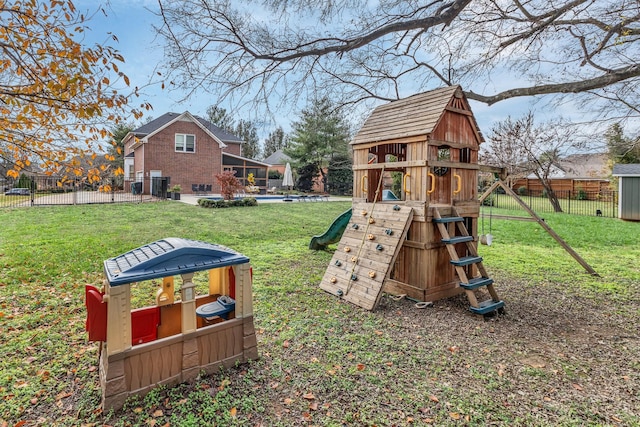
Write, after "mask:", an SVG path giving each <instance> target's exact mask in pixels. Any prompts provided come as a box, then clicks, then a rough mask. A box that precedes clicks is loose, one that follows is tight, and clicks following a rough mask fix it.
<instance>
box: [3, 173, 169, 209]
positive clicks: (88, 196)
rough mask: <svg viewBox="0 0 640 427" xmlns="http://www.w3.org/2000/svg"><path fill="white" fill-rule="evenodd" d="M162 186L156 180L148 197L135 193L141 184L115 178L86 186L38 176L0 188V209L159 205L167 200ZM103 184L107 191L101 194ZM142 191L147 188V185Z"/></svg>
mask: <svg viewBox="0 0 640 427" xmlns="http://www.w3.org/2000/svg"><path fill="white" fill-rule="evenodd" d="M153 179H154V180H155V179H156V178H153ZM148 180H149V179H148V178H147V181H148ZM162 183H163V182H162V180H160V181H159V183H158V184H159V185H153V186H152V187H153V188H154V194H151V195H150V194H142V192H141V191H136V189H138V188H142V184H143V183H142V182H139V183H131V182H124V181H122V179H119V178H114V179H109V180H107V181H103V182H102V183H101V184H87V183H86V181H84V180H82V179H75V180H70V181H66V182H64V183H60V182H59V181H58V180H57V179H56V178H52V177H40V176H38V177H29V179H27V180H25V179H24V178H22V179H21V180H20V182H18V181H15V182H12V181H9V180H7V181H5V182H4V183H3V185H2V187H0V188H2V193H0V208H7V207H26V206H47V205H81V204H101V203H102V204H104V203H125V202H129V203H141V202H149V201H159V200H164V199H166V197H167V184H166V181H165V185H164V186H163V185H162ZM105 184H106V186H107V187H108V191H104V188H105ZM131 184H135V185H131ZM154 184H155V183H154ZM145 187H146V188H149V186H148V185H146V186H145Z"/></svg>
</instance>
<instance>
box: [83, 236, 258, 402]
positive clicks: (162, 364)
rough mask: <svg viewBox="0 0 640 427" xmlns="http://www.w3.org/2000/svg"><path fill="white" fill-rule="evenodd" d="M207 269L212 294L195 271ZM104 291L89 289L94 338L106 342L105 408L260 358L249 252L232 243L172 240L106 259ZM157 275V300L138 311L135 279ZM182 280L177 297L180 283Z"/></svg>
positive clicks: (103, 348)
mask: <svg viewBox="0 0 640 427" xmlns="http://www.w3.org/2000/svg"><path fill="white" fill-rule="evenodd" d="M199 271H206V272H208V273H207V277H208V286H209V292H208V295H201V296H196V289H195V284H194V283H193V278H194V274H195V273H197V272H199ZM104 273H105V276H106V279H105V282H104V289H103V290H100V289H98V288H96V287H95V286H92V285H87V286H86V289H85V296H86V307H87V323H86V329H87V331H88V333H89V340H90V341H99V342H100V382H101V386H102V404H103V408H104V409H105V410H108V409H111V408H113V409H119V408H121V407H122V406H123V404H124V402H125V400H126V399H127V398H128V397H129V396H131V395H144V394H146V393H147V392H148V391H149V390H151V389H152V388H153V387H155V386H157V385H161V384H164V385H172V384H177V383H180V382H183V381H189V380H192V379H194V378H195V377H196V376H197V375H198V374H199V373H200V372H201V371H204V372H206V373H212V372H214V371H216V370H217V369H218V368H219V367H220V366H224V367H227V368H228V367H231V366H233V365H234V364H235V363H236V362H246V361H247V360H250V359H257V357H258V351H257V342H256V336H255V330H254V325H253V305H252V290H251V281H252V276H251V274H252V273H251V266H250V263H249V258H247V257H245V256H244V255H242V254H239V253H237V252H235V251H233V250H231V249H229V248H226V247H224V246H220V245H215V244H210V243H206V242H200V241H195V240H187V239H181V238H166V239H162V240H158V241H156V242H153V243H150V244H148V245H145V246H141V247H139V248H137V249H134V250H132V251H129V252H127V253H125V254H122V255H119V256H117V257H115V258H110V259H108V260H106V261H105V262H104ZM155 279H157V280H158V282H161V283H159V287H158V288H157V290H156V295H155V301H156V304H155V305H153V306H150V307H144V308H140V309H135V310H131V285H132V284H134V285H135V284H136V283H138V282H143V281H148V280H155ZM176 279H177V280H178V281H179V282H180V287H179V291H180V293H179V295H180V297H179V298H175V282H176Z"/></svg>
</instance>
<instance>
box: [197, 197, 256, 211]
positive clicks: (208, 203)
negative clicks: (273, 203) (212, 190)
mask: <svg viewBox="0 0 640 427" xmlns="http://www.w3.org/2000/svg"><path fill="white" fill-rule="evenodd" d="M198 205H200V206H202V207H203V208H232V207H236V206H258V201H257V200H256V199H255V197H245V198H243V199H236V200H211V199H198Z"/></svg>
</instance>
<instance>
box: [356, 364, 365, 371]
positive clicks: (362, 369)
mask: <svg viewBox="0 0 640 427" xmlns="http://www.w3.org/2000/svg"><path fill="white" fill-rule="evenodd" d="M356 368H357V369H358V371H364V364H362V363H358V365H357V366H356Z"/></svg>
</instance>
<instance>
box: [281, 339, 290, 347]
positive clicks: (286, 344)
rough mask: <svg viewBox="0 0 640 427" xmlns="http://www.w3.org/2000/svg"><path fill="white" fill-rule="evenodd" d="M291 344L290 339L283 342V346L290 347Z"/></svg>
mask: <svg viewBox="0 0 640 427" xmlns="http://www.w3.org/2000/svg"><path fill="white" fill-rule="evenodd" d="M289 345H290V344H289V341H285V342H283V343H282V346H283V347H284V348H289Z"/></svg>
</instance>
